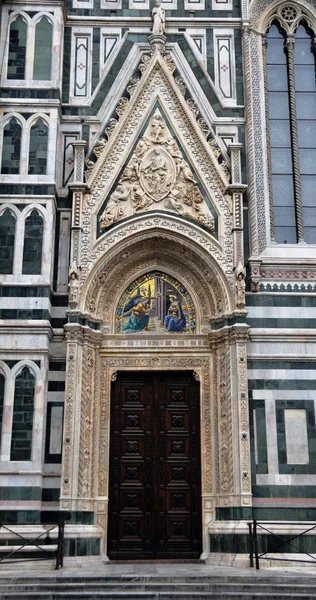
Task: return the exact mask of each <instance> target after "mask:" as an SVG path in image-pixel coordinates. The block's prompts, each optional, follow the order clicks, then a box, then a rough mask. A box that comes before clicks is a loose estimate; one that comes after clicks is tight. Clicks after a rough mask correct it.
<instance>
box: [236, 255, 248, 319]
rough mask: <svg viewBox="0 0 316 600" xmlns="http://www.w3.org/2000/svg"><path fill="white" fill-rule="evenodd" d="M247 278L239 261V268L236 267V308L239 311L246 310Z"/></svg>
mask: <svg viewBox="0 0 316 600" xmlns="http://www.w3.org/2000/svg"><path fill="white" fill-rule="evenodd" d="M245 276H246V271H245V269H244V267H243V265H242V263H241V261H239V263H238V265H237V267H236V271H235V277H236V284H235V286H236V307H237V308H238V309H239V310H245V306H246V298H245V291H246V282H245Z"/></svg>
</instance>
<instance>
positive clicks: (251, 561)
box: [248, 523, 253, 567]
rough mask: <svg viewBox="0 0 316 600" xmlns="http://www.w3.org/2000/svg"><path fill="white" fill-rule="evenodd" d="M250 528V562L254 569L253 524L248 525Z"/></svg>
mask: <svg viewBox="0 0 316 600" xmlns="http://www.w3.org/2000/svg"><path fill="white" fill-rule="evenodd" d="M248 528H249V560H250V566H251V567H253V535H252V523H248Z"/></svg>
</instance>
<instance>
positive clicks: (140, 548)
mask: <svg viewBox="0 0 316 600" xmlns="http://www.w3.org/2000/svg"><path fill="white" fill-rule="evenodd" d="M200 554H201V467H200V418H199V384H198V382H196V381H195V380H194V378H193V374H192V373H188V372H174V373H169V372H142V371H140V372H136V373H135V372H131V373H129V372H124V373H123V372H122V373H119V374H118V377H117V380H116V381H115V382H114V384H113V389H112V397H111V442H110V481H109V528H108V555H109V558H111V559H124V560H127V559H130V560H132V559H146V558H148V559H152V558H168V557H170V558H198V557H199V556H200Z"/></svg>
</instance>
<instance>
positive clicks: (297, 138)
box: [265, 21, 316, 244]
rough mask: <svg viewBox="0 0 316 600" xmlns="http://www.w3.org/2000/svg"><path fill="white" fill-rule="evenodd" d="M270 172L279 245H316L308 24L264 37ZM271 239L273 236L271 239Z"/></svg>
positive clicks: (314, 77)
mask: <svg viewBox="0 0 316 600" xmlns="http://www.w3.org/2000/svg"><path fill="white" fill-rule="evenodd" d="M265 64H266V93H267V106H268V115H267V118H268V122H269V131H268V146H269V149H268V152H269V156H268V168H269V179H270V196H271V199H272V201H273V202H272V203H273V221H272V224H273V227H272V228H273V229H274V236H275V241H276V242H278V243H290V244H295V243H297V242H302V241H304V242H306V243H314V244H315V243H316V197H315V191H314V190H315V186H316V73H315V54H314V50H313V45H312V36H311V33H310V32H309V30H308V28H307V27H306V26H305V24H304V23H301V24H300V25H299V26H298V27H297V29H296V31H295V32H294V33H293V34H292V33H291V34H287V33H286V31H285V28H284V29H283V28H282V27H281V25H280V24H279V22H278V21H274V22H273V23H272V25H271V27H270V28H269V31H268V33H267V36H266V62H265ZM272 237H273V235H272Z"/></svg>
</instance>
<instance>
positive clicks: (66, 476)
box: [61, 325, 83, 510]
mask: <svg viewBox="0 0 316 600" xmlns="http://www.w3.org/2000/svg"><path fill="white" fill-rule="evenodd" d="M65 329H66V340H67V371H66V372H67V379H66V392H65V416H64V434H63V436H64V441H63V458H62V473H61V508H62V509H64V510H77V497H78V471H79V469H78V467H79V463H78V456H79V448H80V427H79V425H78V424H79V423H80V409H81V376H82V369H83V364H82V343H83V332H82V328H81V326H79V325H66V326H65Z"/></svg>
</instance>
